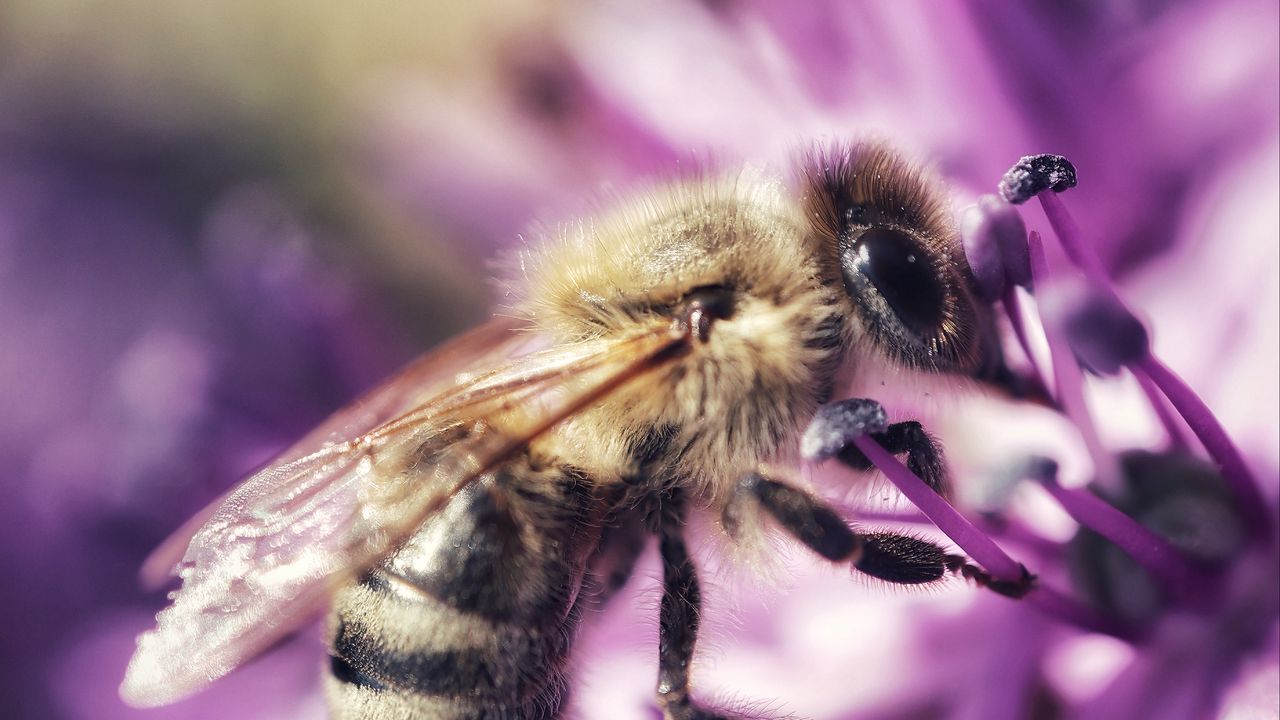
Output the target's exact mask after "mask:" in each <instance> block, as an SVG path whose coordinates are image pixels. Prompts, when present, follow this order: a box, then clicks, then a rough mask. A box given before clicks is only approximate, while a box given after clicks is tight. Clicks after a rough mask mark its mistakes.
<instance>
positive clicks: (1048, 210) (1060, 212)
mask: <svg viewBox="0 0 1280 720" xmlns="http://www.w3.org/2000/svg"><path fill="white" fill-rule="evenodd" d="M1036 197H1038V198H1040V207H1041V208H1042V209H1043V210H1044V215H1045V217H1046V218H1048V220H1049V225H1050V226H1052V227H1053V231H1054V233H1056V234H1057V235H1058V241H1059V242H1061V243H1062V249H1063V251H1065V252H1066V253H1067V257H1068V258H1070V260H1071V262H1072V263H1075V265H1076V267H1079V268H1080V269H1081V270H1083V271H1084V274H1085V276H1086V277H1088V278H1089V279H1090V280H1093V281H1094V282H1096V283H1098V284H1099V285H1101V286H1102V287H1105V288H1108V289H1111V287H1112V286H1111V276H1110V275H1109V274H1108V273H1107V270H1106V268H1104V267H1103V266H1102V260H1100V259H1099V258H1098V254H1097V253H1096V252H1094V250H1093V248H1092V247H1090V246H1089V245H1088V244H1087V243H1085V241H1084V238H1083V237H1082V236H1081V233H1080V227H1079V226H1078V225H1076V221H1075V219H1074V218H1072V217H1071V213H1069V212H1067V206H1066V205H1064V204H1063V203H1062V199H1061V198H1059V197H1058V194H1057V193H1055V192H1042V193H1040V194H1039V195H1037V196H1036Z"/></svg>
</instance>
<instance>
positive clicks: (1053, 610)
mask: <svg viewBox="0 0 1280 720" xmlns="http://www.w3.org/2000/svg"><path fill="white" fill-rule="evenodd" d="M1023 601H1024V602H1028V603H1031V605H1032V606H1034V607H1035V608H1037V609H1038V610H1040V611H1041V612H1043V613H1045V614H1046V615H1049V616H1050V617H1054V618H1057V619H1058V620H1061V621H1062V622H1065V623H1068V624H1070V625H1074V626H1076V627H1078V628H1081V629H1083V630H1087V631H1088V632H1096V633H1102V634H1104V635H1111V636H1112V637H1117V638H1120V639H1122V640H1133V639H1135V638H1134V635H1133V633H1132V632H1131V631H1129V630H1127V629H1126V628H1124V627H1122V626H1119V625H1117V624H1116V623H1115V622H1114V621H1112V620H1109V619H1107V618H1105V617H1103V616H1102V615H1099V614H1098V613H1097V612H1096V611H1095V610H1093V608H1090V607H1088V606H1086V605H1082V604H1081V603H1080V601H1078V600H1076V599H1075V598H1073V597H1071V596H1069V595H1064V594H1063V593H1062V592H1060V591H1058V590H1055V589H1054V588H1051V587H1048V586H1046V585H1037V586H1036V588H1035V589H1034V590H1032V591H1031V592H1030V593H1028V594H1027V596H1026V597H1025V598H1023Z"/></svg>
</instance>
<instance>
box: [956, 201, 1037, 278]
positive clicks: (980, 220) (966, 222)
mask: <svg viewBox="0 0 1280 720" xmlns="http://www.w3.org/2000/svg"><path fill="white" fill-rule="evenodd" d="M960 237H961V239H962V240H963V242H964V252H965V257H966V258H967V259H968V261H969V267H970V268H972V270H973V275H974V278H975V279H976V280H977V282H978V291H979V292H980V294H981V295H982V297H983V299H984V300H987V301H988V302H995V301H996V300H999V299H1000V298H1001V297H1002V296H1003V295H1004V293H1005V290H1006V289H1007V288H1008V287H1009V286H1011V285H1021V286H1023V287H1027V288H1029V287H1031V256H1030V254H1029V253H1028V250H1027V226H1026V224H1025V223H1024V222H1023V221H1022V215H1020V214H1019V213H1018V210H1017V208H1015V207H1013V206H1012V205H1010V204H1009V203H1007V202H1005V201H1004V200H1002V199H1000V198H999V197H996V196H995V195H983V196H982V197H980V198H978V202H977V203H976V204H974V205H972V206H970V207H969V208H968V209H966V210H965V212H964V216H963V217H962V218H961V220H960Z"/></svg>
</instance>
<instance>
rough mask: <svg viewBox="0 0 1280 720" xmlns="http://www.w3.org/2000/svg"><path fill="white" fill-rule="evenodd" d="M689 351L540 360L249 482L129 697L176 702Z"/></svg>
mask: <svg viewBox="0 0 1280 720" xmlns="http://www.w3.org/2000/svg"><path fill="white" fill-rule="evenodd" d="M686 341H687V340H686V337H685V334H684V333H683V332H682V331H680V330H678V329H673V328H668V327H662V328H655V329H653V330H651V331H648V332H645V333H642V334H638V335H636V336H633V337H630V338H626V339H610V340H593V341H587V342H582V343H577V344H573V345H568V346H563V347H556V348H551V349H548V350H544V351H539V352H534V353H531V354H529V355H526V356H523V357H519V358H516V359H514V360H510V361H509V362H507V363H506V364H504V365H502V366H501V367H499V368H498V369H496V370H492V371H489V372H484V373H482V374H479V375H476V376H474V377H466V376H464V377H463V380H462V381H460V382H457V383H455V384H452V385H447V386H446V387H445V388H444V389H443V390H441V391H439V392H437V393H436V394H435V395H432V396H430V399H429V400H427V401H426V402H422V403H420V404H418V405H417V406H416V407H414V408H413V409H411V410H409V411H408V412H404V413H402V414H399V415H397V416H395V417H393V418H392V419H390V420H387V421H385V422H383V423H382V424H380V425H377V426H376V427H374V428H373V429H371V430H369V431H367V432H364V433H363V434H360V435H359V436H357V437H354V438H352V439H349V440H346V441H343V442H329V443H324V444H321V446H320V447H319V449H318V450H315V451H314V452H312V453H310V454H307V455H303V456H301V457H297V458H294V459H288V460H286V461H285V462H282V463H279V464H275V465H272V466H270V467H267V468H266V469H264V470H261V471H259V472H258V473H255V474H254V475H252V476H250V477H249V478H248V479H246V480H245V481H244V482H243V483H242V484H241V485H240V486H239V487H237V488H236V489H235V490H233V491H232V492H231V493H230V494H229V495H228V496H227V497H226V499H225V500H224V501H223V502H222V503H221V505H220V506H218V507H217V509H216V510H214V511H213V512H212V514H211V516H210V517H209V519H208V521H207V522H206V523H205V524H204V525H203V526H202V527H201V528H200V529H199V530H198V531H196V532H195V534H194V535H193V537H192V539H191V543H190V546H189V547H188V548H187V551H186V554H185V556H184V557H183V560H182V562H181V564H180V566H179V569H178V575H179V576H180V577H181V578H182V583H183V584H182V587H181V589H180V590H178V591H177V592H176V593H174V594H173V595H172V599H173V603H172V604H171V605H170V606H169V607H168V608H166V609H164V610H162V611H161V612H160V614H159V615H157V616H156V628H155V629H154V630H151V631H149V632H146V633H144V634H143V635H141V636H140V637H139V639H138V650H137V652H136V653H135V655H134V657H133V660H132V661H131V662H130V664H129V669H128V671H127V673H126V676H125V679H124V683H123V684H122V685H121V688H120V692H121V696H122V697H123V698H124V699H125V700H126V701H127V702H129V703H130V704H132V705H135V706H144V707H145V706H153V705H162V704H166V703H169V702H173V701H175V700H178V699H180V698H182V697H185V696H186V695H189V694H191V693H193V692H195V691H196V690H198V689H200V688H201V687H203V686H204V685H206V684H207V683H209V682H210V681H212V680H214V679H216V678H218V677H220V676H222V675H224V674H226V673H227V672H229V671H230V670H232V669H233V668H235V667H236V666H238V665H240V664H241V663H243V662H244V661H246V660H248V659H249V658H251V657H253V656H254V655H256V654H257V653H259V652H261V651H262V650H264V649H265V648H267V647H269V646H270V645H272V644H273V643H275V642H277V641H278V640H279V639H280V638H282V637H283V636H285V635H286V634H288V633H289V632H290V631H292V630H293V629H294V628H296V627H297V626H298V624H300V623H301V622H303V621H305V620H306V619H307V618H308V617H309V616H310V615H311V614H312V613H313V612H314V611H315V610H317V609H319V608H320V607H321V606H322V605H323V604H324V603H325V601H326V600H327V598H328V596H329V594H330V593H331V592H332V590H333V588H334V586H335V585H336V584H338V583H341V582H344V581H346V580H348V579H349V578H350V577H351V574H352V573H356V572H359V571H361V570H363V569H365V568H367V567H369V566H370V565H371V564H372V563H374V562H376V561H378V560H380V559H381V558H382V557H384V556H385V555H387V554H388V553H389V552H391V551H392V550H394V549H395V548H396V547H397V546H398V545H399V544H400V543H401V542H403V540H404V539H405V538H407V537H408V536H409V535H410V534H411V533H412V532H413V531H414V530H416V529H417V528H418V527H419V526H421V525H422V523H423V522H425V521H426V520H427V518H428V517H430V516H431V514H432V513H434V512H436V511H437V510H439V509H440V508H441V507H443V506H444V504H445V503H446V502H447V501H448V499H449V498H450V497H451V496H452V495H453V494H454V493H456V492H457V491H458V490H459V489H461V488H462V487H463V486H465V485H466V484H467V483H469V482H471V481H472V480H474V479H475V478H477V477H479V476H480V475H482V474H483V473H485V472H486V471H488V470H490V469H492V468H493V467H495V466H496V465H498V464H499V463H501V462H503V461H504V460H506V459H507V458H509V457H510V456H511V455H512V454H513V453H515V452H517V451H519V450H520V449H521V448H523V447H524V446H525V445H527V443H528V442H530V441H531V440H532V439H534V438H536V437H537V436H539V435H541V434H542V433H544V432H546V431H547V430H548V429H550V428H551V427H553V426H554V425H555V424H556V423H558V422H560V421H562V420H563V419H565V418H566V417H569V416H571V415H572V414H574V413H576V412H578V411H579V410H580V409H581V408H583V407H585V406H587V405H589V404H591V403H594V402H596V401H598V400H599V399H600V398H602V397H603V396H605V395H607V394H608V393H610V392H612V391H613V390H614V389H615V388H617V387H618V386H619V385H621V384H623V383H625V382H627V381H629V380H631V379H632V378H634V377H636V376H637V375H639V374H642V373H644V372H646V371H648V370H650V369H652V368H654V367H655V366H657V365H659V364H661V363H662V362H664V361H665V360H666V359H667V358H669V357H671V355H672V354H671V351H672V350H673V349H675V348H676V347H678V346H679V345H681V344H682V343H684V342H686ZM401 377H409V378H418V379H421V378H420V377H419V376H417V375H414V374H412V373H410V375H408V376H401ZM401 382H404V381H403V380H402V381H401ZM396 389H397V388H396V385H395V381H393V382H392V383H391V384H390V385H389V386H388V387H387V388H384V389H382V390H379V391H377V393H376V394H377V395H379V396H381V397H385V398H386V400H385V401H386V403H387V405H386V407H392V406H394V405H395V404H396V403H395V402H394V400H393V398H394V397H397V396H398V394H397V393H396V392H395V390H396ZM400 390H401V391H402V392H403V393H405V394H409V395H418V394H419V392H420V391H419V388H418V387H416V386H413V385H409V386H406V387H403V388H400ZM384 394H385V395H384ZM331 422H332V421H331ZM459 427H467V428H468V429H469V432H467V433H464V435H465V437H463V439H454V440H451V439H449V437H448V436H446V435H445V433H447V432H450V431H452V430H454V429H457V428H459ZM314 435H315V433H313V434H312V436H314ZM309 437H311V436H309ZM424 448H433V451H432V452H430V453H427V452H424ZM286 457H289V454H288V453H286Z"/></svg>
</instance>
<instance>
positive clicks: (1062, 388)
mask: <svg viewBox="0 0 1280 720" xmlns="http://www.w3.org/2000/svg"><path fill="white" fill-rule="evenodd" d="M1027 247H1028V248H1029V249H1030V251H1031V275H1032V278H1033V280H1034V282H1035V286H1036V287H1038V288H1043V287H1047V286H1048V285H1050V284H1051V283H1049V262H1048V259H1047V258H1046V257H1045V254H1044V245H1043V244H1042V243H1041V241H1040V233H1037V232H1032V233H1031V234H1030V235H1029V236H1028V237H1027ZM1040 322H1041V324H1042V325H1043V326H1044V335H1045V340H1046V341H1047V342H1048V343H1049V360H1050V363H1051V364H1052V366H1053V382H1054V385H1055V386H1056V388H1057V396H1058V404H1059V405H1061V406H1062V410H1063V412H1064V413H1066V416H1067V418H1068V419H1070V420H1071V422H1072V424H1074V425H1075V426H1076V428H1077V429H1078V430H1079V431H1080V437H1081V439H1082V440H1084V445H1085V448H1086V449H1087V450H1088V451H1089V457H1090V459H1091V460H1093V467H1094V473H1096V475H1097V482H1098V484H1099V485H1101V486H1102V487H1104V488H1108V489H1115V488H1118V487H1119V486H1120V466H1119V464H1118V463H1117V462H1116V459H1115V458H1114V457H1112V456H1111V454H1110V453H1108V452H1107V450H1106V448H1104V447H1103V446H1102V439H1101V438H1100V437H1099V436H1098V429H1097V427H1095V426H1094V424H1093V418H1092V416H1090V415H1089V408H1088V407H1087V406H1086V405H1085V401H1084V378H1083V376H1082V374H1081V372H1080V366H1079V365H1078V364H1077V363H1076V361H1075V358H1074V357H1073V356H1072V354H1071V351H1070V348H1068V346H1067V343H1066V341H1065V340H1064V339H1063V337H1062V332H1061V329H1060V328H1058V327H1057V326H1056V325H1055V324H1054V323H1053V321H1052V319H1050V318H1046V317H1044V315H1041V318H1040Z"/></svg>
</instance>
